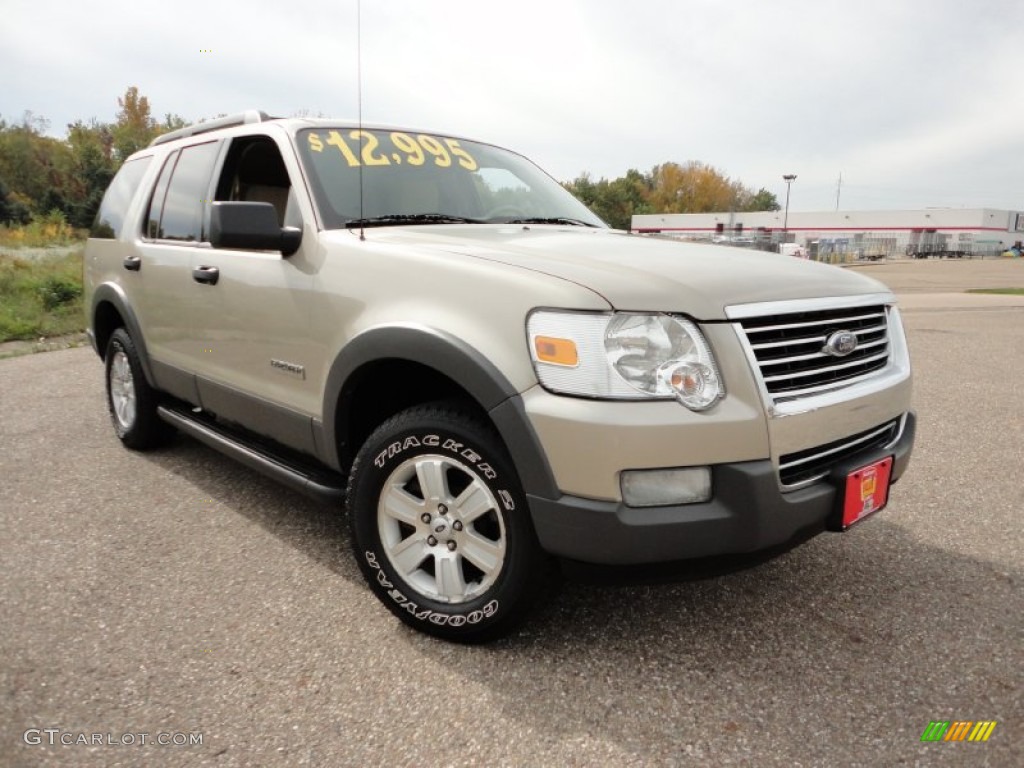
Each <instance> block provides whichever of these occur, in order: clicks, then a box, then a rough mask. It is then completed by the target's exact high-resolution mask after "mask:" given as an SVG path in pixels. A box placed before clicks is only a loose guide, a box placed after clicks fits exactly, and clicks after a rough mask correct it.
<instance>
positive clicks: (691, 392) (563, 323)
mask: <svg viewBox="0 0 1024 768" xmlns="http://www.w3.org/2000/svg"><path fill="white" fill-rule="evenodd" d="M527 333H528V335H529V339H530V352H531V354H532V356H533V365H534V369H535V370H536V371H537V378H538V379H539V380H540V383H541V384H542V385H544V387H545V388H547V389H549V390H551V391H553V392H560V393H564V394H569V395H581V396H584V397H597V398H611V399H621V400H642V399H668V398H672V397H674V398H675V399H677V400H678V401H679V402H680V403H682V404H683V405H685V406H686V407H687V408H690V409H691V410H694V411H702V410H704V409H706V408H710V407H711V406H712V405H714V404H715V403H716V402H717V401H718V399H719V398H720V397H722V395H723V394H724V388H723V386H722V383H721V380H720V379H719V376H718V368H717V366H716V365H715V359H714V357H713V356H712V354H711V349H710V348H709V347H708V344H707V342H706V341H705V340H704V336H703V335H702V334H701V332H700V330H699V329H698V328H697V326H696V325H694V324H693V323H692V322H690V321H689V320H686V319H685V318H682V317H676V316H675V315H666V314H653V313H633V312H619V313H615V314H597V313H586V312H553V311H550V310H538V311H536V312H534V313H532V314H531V315H530V318H529V320H528V321H527Z"/></svg>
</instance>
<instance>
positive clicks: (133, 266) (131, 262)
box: [121, 256, 142, 272]
mask: <svg viewBox="0 0 1024 768" xmlns="http://www.w3.org/2000/svg"><path fill="white" fill-rule="evenodd" d="M121 264H122V265H123V266H124V268H125V269H127V270H129V271H130V272H138V271H139V269H140V268H141V267H142V259H141V258H140V257H138V256H125V257H124V261H122V262H121Z"/></svg>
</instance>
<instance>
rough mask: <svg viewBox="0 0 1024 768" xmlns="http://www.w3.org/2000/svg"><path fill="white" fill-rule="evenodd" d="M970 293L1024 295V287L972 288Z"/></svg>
mask: <svg viewBox="0 0 1024 768" xmlns="http://www.w3.org/2000/svg"><path fill="white" fill-rule="evenodd" d="M967 292H968V293H1001V294H1005V295H1008V296H1024V288H971V289H970V290H968V291H967Z"/></svg>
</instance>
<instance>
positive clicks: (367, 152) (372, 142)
mask: <svg viewBox="0 0 1024 768" xmlns="http://www.w3.org/2000/svg"><path fill="white" fill-rule="evenodd" d="M349 137H350V138H353V139H355V140H356V141H359V140H360V139H366V144H364V145H363V152H362V154H363V165H391V161H390V160H388V159H387V158H386V157H384V156H383V155H381V156H380V157H374V156H373V150H375V149H377V147H378V146H380V141H379V140H378V139H377V137H376V136H374V135H373V134H372V133H370V132H369V131H352V132H351V133H349Z"/></svg>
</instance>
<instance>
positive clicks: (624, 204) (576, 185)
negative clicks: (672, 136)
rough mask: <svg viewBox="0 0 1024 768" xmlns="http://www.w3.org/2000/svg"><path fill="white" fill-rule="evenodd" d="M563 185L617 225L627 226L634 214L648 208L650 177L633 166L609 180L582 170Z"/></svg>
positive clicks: (596, 212)
mask: <svg viewBox="0 0 1024 768" xmlns="http://www.w3.org/2000/svg"><path fill="white" fill-rule="evenodd" d="M563 186H565V188H566V189H568V190H569V191H570V192H572V194H573V195H575V196H576V197H577V198H578V199H579V200H580V201H582V202H583V204H584V205H586V206H587V207H588V208H590V210H592V211H593V212H594V213H595V214H597V215H598V216H600V217H601V218H602V219H603V220H604V221H605V222H607V223H608V224H609V225H610V226H612V227H615V228H616V229H629V226H630V222H631V221H632V218H633V214H636V213H650V212H651V208H650V206H649V204H648V202H647V197H648V195H649V192H650V189H649V181H648V179H647V177H645V176H644V175H643V174H642V173H640V171H637V170H635V169H632V168H631V169H630V170H628V171H626V175H625V176H620V177H619V178H617V179H613V180H611V181H609V180H608V179H605V178H602V179H600V180H599V181H596V182H595V181H592V180H591V178H590V174H588V173H585V172H584V173H582V174H580V175H579V176H577V177H576V178H575V179H573V180H572V181H570V182H568V183H566V184H564V185H563Z"/></svg>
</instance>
